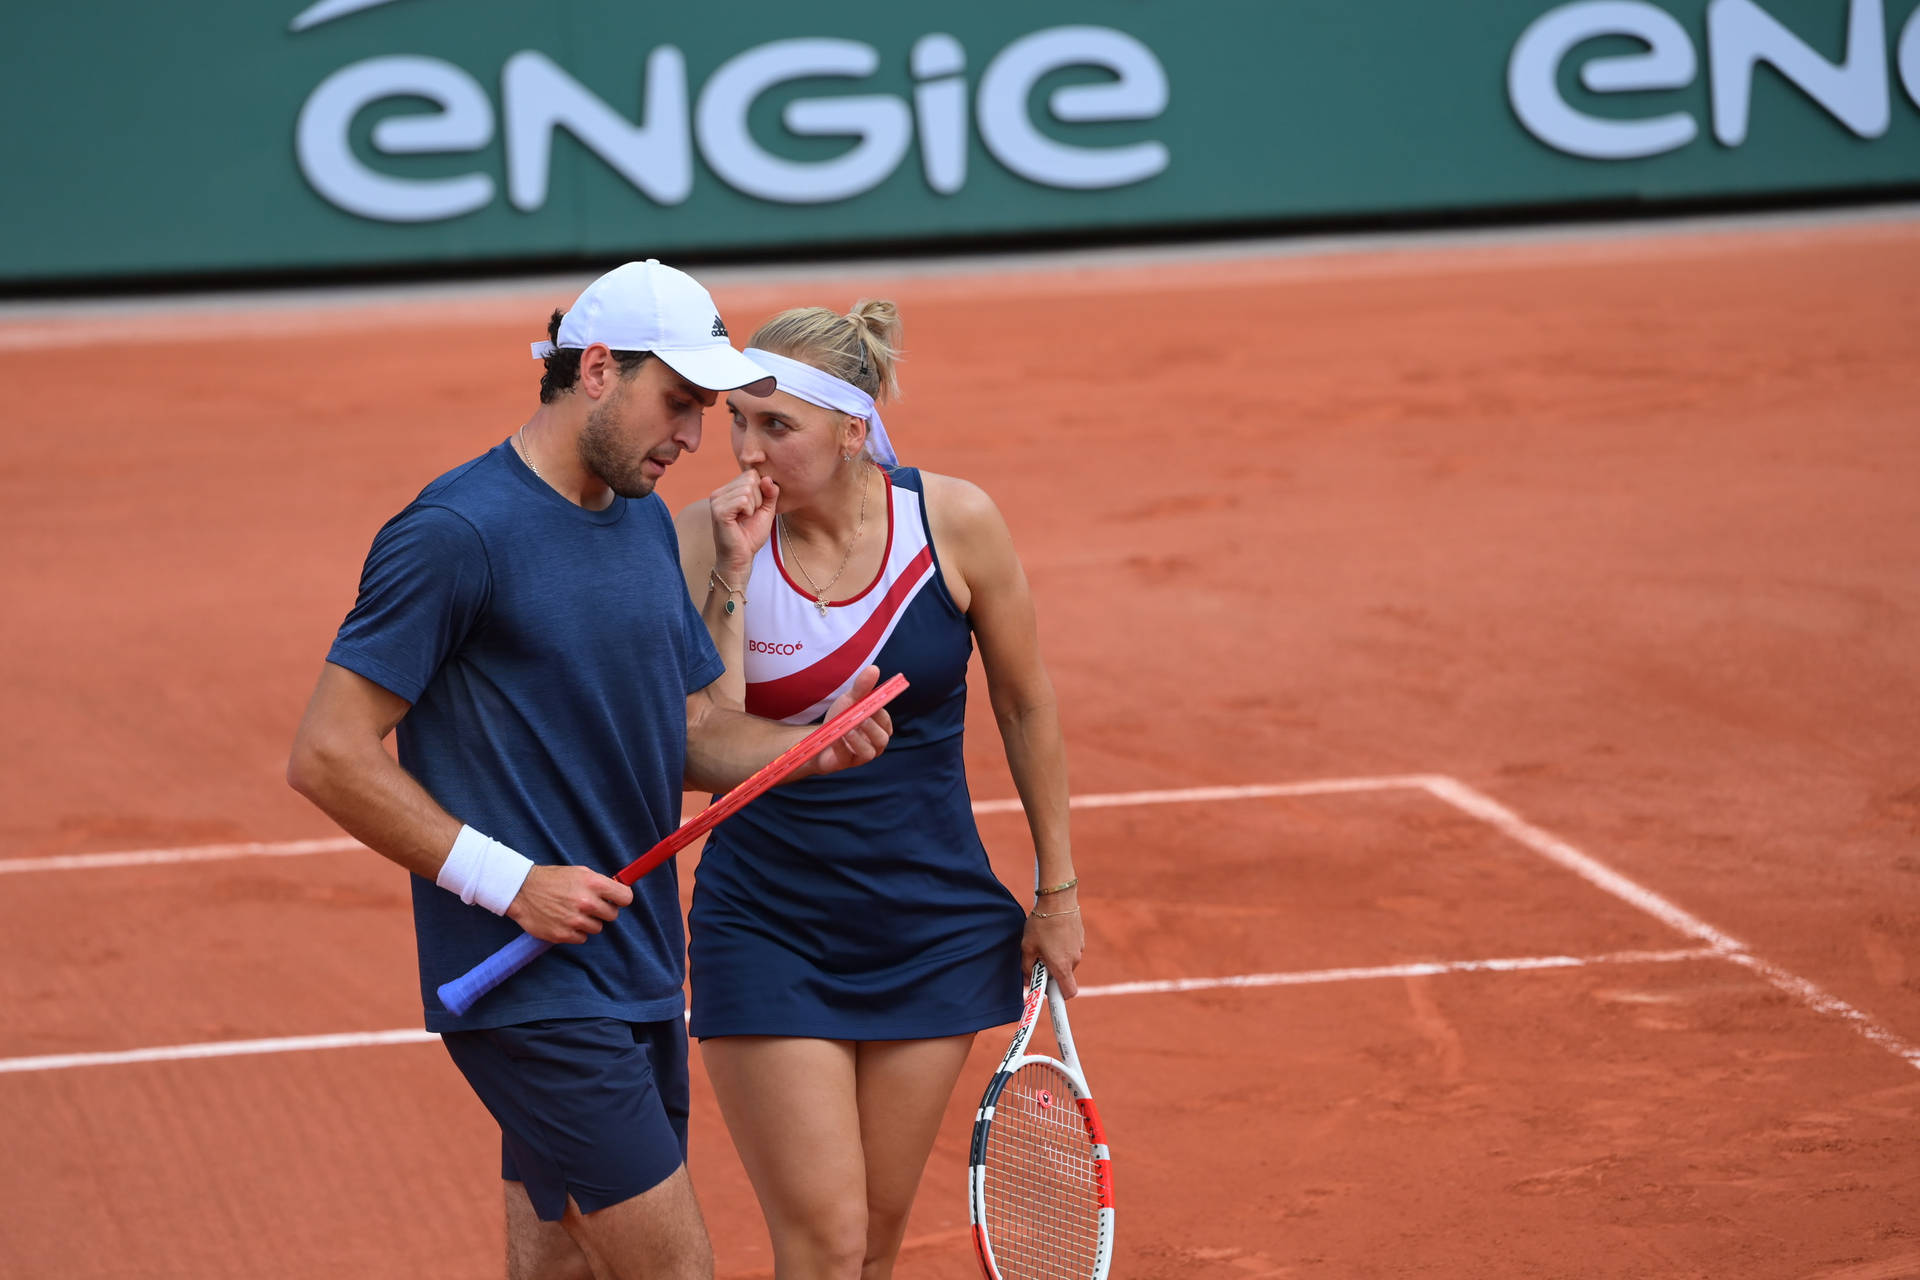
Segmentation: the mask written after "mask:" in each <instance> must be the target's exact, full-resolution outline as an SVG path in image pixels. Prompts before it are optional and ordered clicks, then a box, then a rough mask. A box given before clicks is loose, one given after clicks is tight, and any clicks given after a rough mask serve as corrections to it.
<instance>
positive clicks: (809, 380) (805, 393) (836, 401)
mask: <svg viewBox="0 0 1920 1280" xmlns="http://www.w3.org/2000/svg"><path fill="white" fill-rule="evenodd" d="M745 354H746V357H747V359H749V360H751V361H753V362H754V363H755V364H757V365H759V366H760V367H761V368H762V369H765V370H766V371H767V372H768V373H770V374H772V375H773V376H774V379H775V380H776V381H777V382H778V383H779V384H780V389H781V390H782V391H784V392H786V393H787V394H789V395H795V396H799V397H800V398H801V399H802V400H805V401H806V402H807V403H808V404H817V405H819V406H820V407H821V408H822V409H836V410H838V411H839V412H841V413H845V414H849V415H851V416H853V417H855V418H865V419H866V420H867V452H869V453H871V454H872V455H873V456H874V459H875V461H877V462H879V463H880V464H881V465H883V466H888V467H897V466H899V465H900V459H899V458H898V457H897V456H896V455H895V454H894V452H893V442H892V441H890V440H888V439H887V428H886V425H885V424H884V423H882V422H881V421H880V410H879V408H878V407H876V406H875V405H874V403H873V397H872V396H870V395H868V394H867V393H866V392H864V391H862V390H861V389H860V388H858V387H856V386H854V385H853V384H852V383H851V382H846V381H843V380H842V379H839V378H836V377H834V376H833V375H832V374H830V373H828V372H827V371H826V370H824V369H816V368H814V367H813V366H812V365H810V364H806V363H804V362H802V361H799V360H789V359H787V357H785V356H777V355H775V354H774V353H773V352H771V351H762V350H761V349H760V348H759V347H748V348H747V350H746V353H745Z"/></svg>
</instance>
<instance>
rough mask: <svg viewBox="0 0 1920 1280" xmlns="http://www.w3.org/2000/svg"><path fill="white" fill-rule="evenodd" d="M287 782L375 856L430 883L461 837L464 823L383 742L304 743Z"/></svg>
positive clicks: (294, 758)
mask: <svg viewBox="0 0 1920 1280" xmlns="http://www.w3.org/2000/svg"><path fill="white" fill-rule="evenodd" d="M287 781H288V782H289V783H290V784H292V786H293V788H294V790H296V791H298V792H299V793H300V794H301V795H303V796H305V797H306V798H307V799H309V800H311V801H313V803H314V804H315V805H316V806H318V807H319V809H320V811H321V812H323V813H325V814H326V815H327V816H328V817H329V818H332V819H333V820H334V821H335V822H336V823H338V824H339V825H340V827H341V829H342V830H344V831H345V832H346V833H347V834H348V835H350V836H352V837H353V838H354V839H356V840H358V841H359V842H360V843H361V844H364V845H366V846H367V847H368V848H369V849H372V850H373V851H374V852H375V853H378V854H380V855H381V856H383V857H385V858H387V859H389V860H391V861H393V862H396V863H398V864H399V865H400V866H402V867H405V868H406V869H407V870H408V871H411V872H413V873H414V874H415V875H417V876H421V877H423V878H424V879H427V880H432V879H433V878H434V877H435V876H437V875H438V874H439V872H440V867H441V865H442V864H443V863H444V862H445V861H446V858H447V851H448V850H449V849H451V848H452V847H453V842H454V838H455V837H456V836H458V835H459V834H460V820H459V819H458V818H455V817H453V816H452V815H451V814H449V813H448V812H447V811H446V810H445V809H443V808H441V807H440V806H439V805H438V804H437V803H435V802H434V799H433V797H432V796H430V795H428V794H427V792H426V788H424V787H422V786H421V785H420V784H419V782H417V781H416V780H415V779H414V777H413V775H412V774H410V773H408V772H407V771H406V770H405V769H402V768H401V767H400V765H399V764H398V762H396V761H395V760H394V759H393V757H392V756H389V755H388V754H387V753H386V749H385V748H384V747H382V746H380V745H379V744H377V743H376V744H374V745H373V746H372V747H371V748H367V747H357V748H356V747H336V748H328V747H324V746H319V745H315V744H309V743H302V744H300V745H299V746H298V747H296V750H295V752H294V756H293V758H292V760H291V761H289V763H288V766H287Z"/></svg>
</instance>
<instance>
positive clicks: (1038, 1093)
mask: <svg viewBox="0 0 1920 1280" xmlns="http://www.w3.org/2000/svg"><path fill="white" fill-rule="evenodd" d="M983 1162H984V1165H985V1170H984V1175H985V1176H984V1179H983V1182H984V1186H983V1196H982V1199H983V1206H982V1207H983V1210H984V1221H983V1224H982V1225H983V1226H984V1227H985V1229H986V1234H987V1239H988V1242H989V1243H990V1244H991V1245H992V1247H993V1257H994V1262H995V1264H996V1266H997V1268H998V1269H999V1272H1000V1275H1001V1276H1002V1277H1003V1280H1084V1278H1085V1277H1089V1276H1091V1275H1093V1272H1094V1266H1095V1261H1096V1259H1097V1257H1098V1254H1099V1243H1100V1178H1099V1173H1098V1171H1097V1170H1096V1169H1095V1168H1094V1162H1093V1139H1092V1137H1091V1136H1090V1135H1089V1134H1088V1132H1087V1124H1086V1119H1085V1117H1084V1116H1082V1114H1081V1112H1080V1107H1079V1104H1078V1103H1077V1102H1076V1101H1075V1099H1074V1096H1073V1087H1072V1085H1071V1084H1070V1083H1069V1081H1068V1080H1067V1078H1066V1077H1065V1076H1064V1075H1062V1074H1061V1073H1060V1072H1059V1071H1058V1070H1057V1069H1055V1068H1053V1067H1049V1066H1046V1065H1044V1064H1041V1063H1028V1064H1027V1065H1025V1066H1023V1067H1021V1068H1020V1069H1019V1070H1017V1071H1015V1072H1014V1073H1013V1077H1012V1078H1011V1079H1010V1080H1008V1081H1007V1084H1006V1087H1005V1088H1004V1089H1002V1090H1001V1092H1000V1096H999V1098H998V1099H997V1100H996V1101H995V1103H994V1113H993V1121H992V1123H991V1125H990V1126H989V1127H988V1130H987V1142H986V1151H985V1156H984V1161H983Z"/></svg>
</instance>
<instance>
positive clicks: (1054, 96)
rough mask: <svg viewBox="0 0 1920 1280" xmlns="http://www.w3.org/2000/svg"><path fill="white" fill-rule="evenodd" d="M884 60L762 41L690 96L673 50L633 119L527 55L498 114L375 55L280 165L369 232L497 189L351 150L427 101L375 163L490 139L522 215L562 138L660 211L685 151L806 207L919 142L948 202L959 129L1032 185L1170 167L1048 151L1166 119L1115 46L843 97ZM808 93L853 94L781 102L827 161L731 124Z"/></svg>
mask: <svg viewBox="0 0 1920 1280" xmlns="http://www.w3.org/2000/svg"><path fill="white" fill-rule="evenodd" d="M886 56H888V55H886V54H883V52H882V50H880V49H877V48H875V47H874V46H872V45H870V44H865V43H863V42H861V41H858V40H844V39H828V38H805V39H793V40H776V41H773V42H771V43H768V44H761V45H755V46H754V47H752V48H750V49H747V50H744V51H743V52H741V53H738V54H736V55H734V56H733V57H731V58H729V59H727V60H726V61H725V62H723V63H722V64H721V65H720V66H719V67H718V68H716V69H715V70H714V72H713V74H711V75H710V76H708V77H707V79H706V82H705V83H704V84H702V85H700V86H699V89H698V93H697V94H696V93H695V92H694V87H693V86H692V85H690V84H689V83H688V77H687V64H686V58H685V56H684V55H683V54H682V53H681V51H680V50H679V49H678V48H676V47H674V46H673V45H660V46H658V47H656V48H654V49H653V50H652V51H651V53H650V54H649V55H648V56H647V58H646V61H645V66H644V70H642V69H641V68H639V67H636V71H637V72H639V73H640V77H641V80H642V83H643V93H644V106H643V110H642V114H641V116H640V118H639V119H638V120H634V119H629V118H628V117H627V116H626V115H624V114H623V113H622V112H620V111H619V110H617V109H615V108H614V107H612V106H610V105H609V104H608V103H607V102H606V101H605V100H604V99H602V98H601V97H600V96H599V95H597V94H596V93H594V92H593V91H592V90H590V89H588V88H587V87H586V86H584V85H582V84H581V83H580V82H579V81H578V80H576V79H575V78H574V77H573V76H572V75H570V74H569V73H568V72H567V70H566V69H565V68H564V67H562V66H560V65H559V64H558V63H556V62H555V61H554V60H553V59H552V58H549V57H548V56H547V55H546V54H544V53H541V52H539V51H537V50H532V49H525V50H521V51H520V52H518V53H515V54H513V55H511V56H510V57H509V58H507V60H506V63H505V65H504V66H502V68H501V70H500V94H499V103H498V109H497V110H496V105H495V102H494V100H493V99H492V98H491V97H490V96H489V95H488V92H487V89H486V87H485V86H484V85H483V84H482V83H481V82H480V80H479V79H478V78H476V77H475V76H474V75H472V74H471V73H469V72H468V71H466V70H465V69H464V68H461V67H459V66H456V65H454V64H453V63H451V62H447V61H445V60H444V59H440V58H433V57H426V56H422V55H417V54H388V55H382V56H377V57H371V58H366V59H363V60H361V61H359V62H354V63H351V64H349V65H347V66H344V67H342V68H340V69H339V70H338V71H335V72H333V73H332V74H331V75H329V76H327V77H326V78H325V79H324V80H322V81H321V82H320V83H319V85H317V86H316V87H315V88H314V90H313V91H312V93H310V94H309V95H308V96H307V99H306V101H305V103H304V104H303V105H302V107H301V109H300V114H299V119H298V121H297V124H296V127H295V130H294V134H295V142H294V149H295V153H296V156H297V158H298V161H299V165H300V172H301V174H302V175H303V176H304V177H305V178H306V181H307V183H308V185H310V186H311V187H312V188H313V189H314V190H315V191H316V192H318V193H319V194H320V195H321V196H322V197H323V198H324V199H326V200H327V201H328V202H329V203H330V204H333V205H334V206H336V207H337V208H340V209H343V210H345V211H347V212H348V213H352V214H357V215H358V216H360V217H363V218H369V219H373V220H375V221H380V222H437V221H442V220H444V219H448V218H457V217H460V216H461V215H463V214H468V213H472V212H474V211H476V210H479V209H483V208H485V207H487V206H488V205H490V204H492V203H493V202H494V201H495V199H496V198H497V197H498V194H499V193H498V186H497V183H496V179H495V175H494V174H493V173H490V172H487V171H485V170H483V169H478V168H476V169H475V170H473V171H471V172H468V173H463V174H458V175H455V176H451V177H422V176H407V175H406V173H405V162H404V160H399V161H397V162H396V163H394V164H392V165H378V166H377V165H376V163H373V162H370V161H369V160H368V159H363V158H362V157H361V156H360V155H359V154H357V153H356V151H355V149H354V147H353V145H352V142H351V137H352V131H353V126H354V121H355V120H356V119H357V118H358V117H359V116H360V115H361V113H362V112H364V111H366V110H367V109H368V108H369V107H372V106H373V105H374V104H376V103H379V102H382V101H385V100H389V99H408V100H420V99H424V100H425V101H426V102H427V103H429V104H431V107H432V109H431V110H430V111H427V112H423V113H418V114H407V115H398V116H392V117H389V118H387V119H383V120H381V121H380V122H379V123H378V124H376V125H375V126H374V128H373V130H372V135H371V146H372V150H373V152H374V153H375V157H374V159H375V160H377V159H379V158H383V157H396V158H397V157H405V156H412V155H428V154H435V155H459V154H467V153H472V152H477V151H479V150H481V149H483V148H485V147H488V146H490V145H491V144H492V142H493V140H494V138H495V136H496V133H498V135H499V136H501V137H502V139H503V141H504V150H505V156H506V173H505V178H506V199H507V202H508V203H509V204H511V205H512V206H513V207H514V208H515V209H518V210H520V211H521V212H523V213H531V212H533V211H535V210H538V209H540V208H541V207H542V206H544V205H545V204H546V202H547V191H548V174H549V169H550V162H551V157H552V152H553V136H554V132H555V131H556V130H558V129H565V130H566V131H567V132H568V133H570V134H571V135H572V136H573V137H575V138H576V139H578V140H579V141H580V142H581V143H582V144H583V145H584V146H585V147H586V148H587V149H588V150H589V151H591V152H592V153H593V154H594V155H595V156H597V157H598V158H599V159H600V160H601V161H602V162H604V163H605V164H606V165H607V166H608V167H609V168H611V169H612V170H614V171H615V172H617V173H618V174H620V175H621V177H623V178H624V179H626V181H627V182H629V183H631V184H632V186H633V187H634V188H635V189H636V190H638V191H639V192H640V193H641V194H643V195H644V196H646V198H647V199H649V200H651V201H653V202H654V203H656V204H659V205H663V206H670V205H677V204H680V203H682V202H684V201H685V200H686V199H687V198H688V197H689V196H690V195H691V194H692V192H693V176H694V163H693V162H694V156H695V154H696V151H697V153H698V155H699V157H700V159H701V160H702V161H704V162H705V164H706V167H707V168H708V169H709V170H711V171H712V172H713V173H714V174H715V175H716V176H717V177H718V178H719V179H720V180H721V181H722V182H724V183H726V184H727V185H728V186H729V187H732V188H733V189H734V190H736V191H740V192H743V193H745V194H746V195H749V196H753V197H755V198H757V199H760V200H766V201H770V202H773V203H776V204H819V203H824V202H827V201H834V200H847V199H851V198H853V197H855V196H859V195H861V194H863V193H865V192H868V191H871V190H873V189H874V188H875V187H877V186H879V185H880V184H881V183H882V182H884V181H886V180H887V179H888V178H889V177H891V176H892V175H893V174H894V173H895V171H897V170H898V169H899V168H900V166H901V165H902V164H903V163H905V162H906V160H907V156H908V153H909V151H910V150H912V149H913V147H914V145H915V144H916V143H917V144H918V150H919V161H920V171H921V174H922V176H923V178H924V180H925V182H926V185H927V186H928V188H930V189H931V190H932V191H934V192H936V193H938V194H940V195H953V194H955V193H957V192H959V191H960V190H961V189H962V188H963V187H965V185H966V182H967V158H968V150H969V146H968V144H969V140H970V138H971V136H972V133H973V131H974V130H978V134H979V138H980V141H981V143H982V145H983V146H984V147H985V149H986V151H987V154H989V155H990V156H992V157H993V159H994V160H995V161H996V162H998V163H999V164H1000V165H1002V166H1003V167H1004V168H1006V169H1007V170H1008V171H1010V172H1012V173H1014V174H1017V175H1018V176H1020V177H1022V178H1024V179H1026V180H1027V181H1029V182H1032V183H1036V184H1038V185H1040V186H1045V187H1053V188H1059V189H1066V190H1101V189H1108V188H1113V187H1123V186H1128V185H1131V184H1133V183H1137V182H1144V181H1145V180H1147V179H1148V178H1151V177H1153V176H1154V175H1156V174H1158V173H1160V172H1161V171H1162V170H1164V169H1165V168H1166V167H1167V164H1168V161H1169V155H1168V151H1167V147H1166V145H1165V144H1164V143H1162V142H1159V141H1157V140H1147V141H1139V142H1131V143H1126V144H1122V145H1109V146H1094V145H1083V144H1079V143H1075V142H1072V141H1063V140H1062V139H1063V138H1070V137H1071V136H1072V133H1073V129H1072V126H1074V125H1077V124H1087V123H1096V122H1108V121H1145V120H1152V119H1155V118H1157V117H1158V116H1159V115H1160V114H1161V113H1162V112H1163V111H1165V110H1166V106H1167V99H1168V86H1167V74H1166V69H1165V68H1164V67H1163V66H1162V65H1161V62H1160V60H1159V58H1157V57H1156V56H1155V55H1154V53H1153V51H1152V50H1151V49H1149V48H1148V47H1147V46H1146V45H1145V44H1143V43H1141V42H1140V41H1139V40H1137V39H1135V38H1134V37H1133V36H1130V35H1128V34H1126V33H1125V32H1122V31H1116V30H1114V29H1112V28H1109V27H1096V26H1062V27H1051V28H1048V29H1046V30H1043V31H1035V32H1033V33H1032V34H1030V35H1025V36H1022V37H1020V38H1019V39H1016V40H1014V41H1013V42H1011V43H1010V44H1008V45H1006V46H1005V47H1004V48H1002V49H999V50H997V51H996V52H995V53H994V54H993V55H992V56H991V57H990V58H989V59H987V61H986V63H985V66H984V67H983V68H982V70H981V71H980V74H979V79H978V82H977V84H976V85H975V86H974V87H973V89H972V92H971V93H969V88H968V83H967V70H968V65H967V50H966V49H965V48H964V47H963V46H962V45H961V43H960V41H959V40H958V39H956V38H955V37H953V36H951V35H945V34H939V33H935V34H930V35H925V36H922V37H920V38H919V39H918V40H916V41H915V42H914V43H913V45H912V47H911V49H909V50H906V51H905V59H906V65H907V69H908V71H909V72H910V74H911V77H912V80H913V88H912V91H911V92H910V93H909V94H906V95H895V94H888V93H874V92H861V91H860V86H859V85H858V83H857V82H858V81H861V80H863V79H866V78H869V77H871V76H873V75H874V74H875V73H876V72H878V71H879V70H880V69H881V66H882V64H883V58H885V57H886ZM893 56H898V55H897V54H896V55H893ZM1068 68H1091V69H1094V70H1096V71H1099V72H1103V73H1105V78H1104V79H1103V80H1101V81H1100V82H1099V83H1093V84H1084V83H1081V84H1071V85H1066V86H1063V87H1059V88H1055V89H1054V90H1053V91H1052V92H1050V93H1048V94H1045V95H1043V96H1041V97H1040V98H1038V99H1036V98H1035V95H1034V90H1035V88H1036V87H1037V86H1038V85H1039V84H1040V82H1041V80H1042V79H1043V78H1044V77H1046V76H1048V75H1050V74H1052V73H1054V72H1056V71H1061V70H1065V69H1068ZM821 78H832V79H843V80H847V81H849V82H852V83H850V84H849V91H848V92H846V93H844V94H836V95H832V96H818V97H811V96H810V97H801V98H796V99H795V100H793V101H791V102H789V103H787V105H786V107H785V109H784V111H783V112H782V113H781V122H782V124H783V125H784V126H785V128H786V129H787V130H788V131H789V132H790V133H792V134H794V135H797V136H800V137H832V138H846V139H849V140H851V145H850V146H849V147H848V148H847V149H846V150H844V151H842V152H841V153H840V154H838V155H836V156H833V157H832V158H830V159H824V160H796V159H792V158H790V157H787V156H782V155H780V154H778V153H776V152H775V151H773V150H770V149H769V148H768V147H767V146H766V145H765V144H764V143H763V141H762V140H761V139H759V138H756V137H755V136H754V134H753V132H752V131H751V130H750V129H749V128H748V124H747V120H748V114H749V112H750V111H751V110H752V108H753V105H754V103H755V102H756V101H757V100H758V99H760V98H761V97H762V96H763V95H764V94H766V93H768V92H769V91H770V90H772V89H774V88H776V87H778V86H780V85H783V84H787V83H790V82H793V81H797V80H818V79H821ZM1039 111H1044V112H1045V113H1046V115H1047V116H1048V117H1049V127H1048V128H1045V129H1043V128H1042V127H1041V124H1040V122H1038V121H1036V120H1035V118H1034V115H1035V114H1036V113H1037V112H1039Z"/></svg>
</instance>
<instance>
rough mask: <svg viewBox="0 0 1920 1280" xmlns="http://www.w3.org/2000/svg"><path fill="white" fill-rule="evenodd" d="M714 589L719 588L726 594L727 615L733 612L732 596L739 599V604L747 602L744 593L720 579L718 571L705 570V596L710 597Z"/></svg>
mask: <svg viewBox="0 0 1920 1280" xmlns="http://www.w3.org/2000/svg"><path fill="white" fill-rule="evenodd" d="M715 587H719V588H720V589H721V590H723V591H725V592H726V593H727V612H728V613H732V612H733V597H734V596H739V597H740V603H741V604H742V605H744V604H746V602H747V593H746V592H744V591H742V590H741V589H740V588H738V587H736V586H734V585H733V584H732V583H731V582H728V581H727V580H726V579H725V578H723V577H721V576H720V571H719V570H718V569H709V570H707V594H708V595H712V594H713V589H714V588H715Z"/></svg>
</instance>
